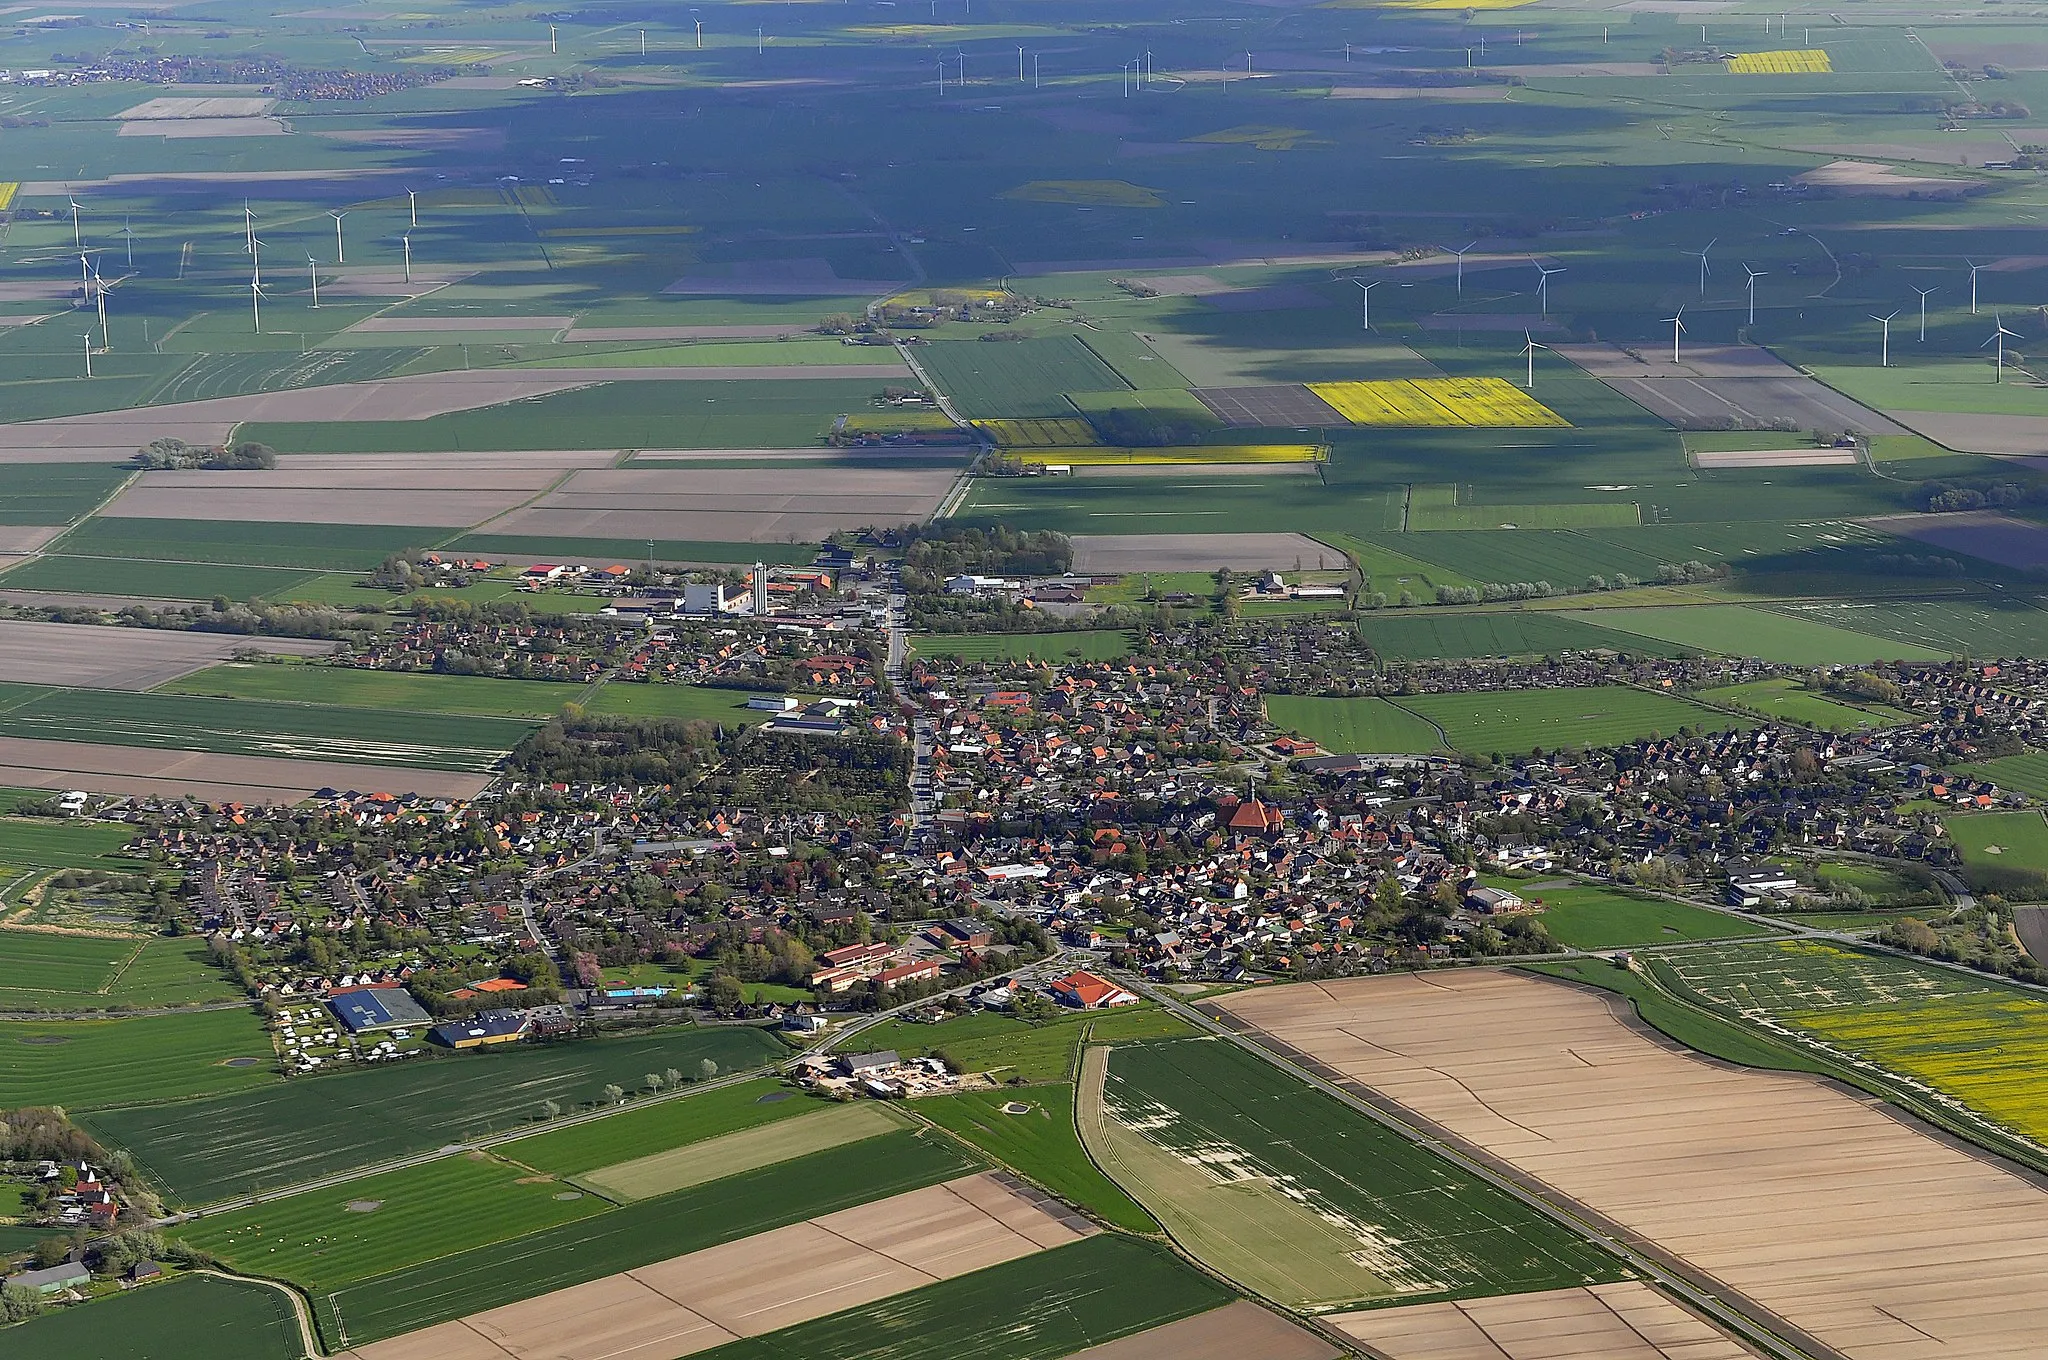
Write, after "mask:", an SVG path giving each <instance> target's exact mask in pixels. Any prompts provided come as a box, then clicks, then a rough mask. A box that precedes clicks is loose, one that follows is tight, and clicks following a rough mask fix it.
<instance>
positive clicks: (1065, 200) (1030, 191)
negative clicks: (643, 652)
mask: <svg viewBox="0 0 2048 1360" xmlns="http://www.w3.org/2000/svg"><path fill="white" fill-rule="evenodd" d="M1003 197H1004V198H1014V199H1016V200H1018V201H1019V202H1023V203H1061V204H1067V205H1070V206H1074V207H1081V208H1163V207H1165V206H1166V200H1165V199H1163V198H1161V197H1160V196H1159V195H1158V194H1155V193H1153V192H1152V191H1151V190H1150V189H1146V188H1141V187H1140V186H1138V185H1136V184H1131V183H1129V182H1127V181H1125V180H1120V179H1035V180H1032V181H1031V182H1030V183H1029V184H1020V185H1018V186H1017V187H1016V188H1014V189H1010V190H1008V191H1006V192H1005V193H1004V194H1003Z"/></svg>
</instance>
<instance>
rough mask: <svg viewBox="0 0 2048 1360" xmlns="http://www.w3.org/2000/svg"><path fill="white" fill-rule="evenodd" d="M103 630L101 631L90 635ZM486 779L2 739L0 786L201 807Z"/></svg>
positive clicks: (444, 793) (463, 793)
mask: <svg viewBox="0 0 2048 1360" xmlns="http://www.w3.org/2000/svg"><path fill="white" fill-rule="evenodd" d="M88 631H101V632H104V631H105V630H104V629H101V630H88ZM490 783H491V777H490V776H489V775H484V774H460V773H456V772H454V771H449V770H413V769H405V768H402V767H398V766H392V765H340V764H329V763H327V762H324V761H317V760H271V759H268V758H266V757H263V756H221V755H209V754H206V753H203V752H197V751H159V750H150V749H146V748H144V747H140V746H103V745H100V744H99V743H97V742H89V741H44V740H41V739H40V738H34V737H0V788H5V787H12V788H21V789H84V790H86V791H87V792H89V793H122V794H126V793H134V794H143V793H154V794H162V795H165V796H167V797H176V796H178V795H181V794H188V793H189V794H191V795H192V796H194V797H196V798H202V799H204V800H206V801H207V802H214V803H217V802H226V801H240V802H245V803H296V802H298V801H299V800H301V799H303V798H307V797H309V796H311V795H312V794H313V793H314V792H315V791H316V790H319V789H323V788H337V789H361V790H364V791H366V792H371V793H418V794H424V795H426V796H428V797H431V798H474V797H476V795H478V794H479V793H482V792H483V791H484V790H485V789H486V788H488V787H490Z"/></svg>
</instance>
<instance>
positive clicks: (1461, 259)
mask: <svg viewBox="0 0 2048 1360" xmlns="http://www.w3.org/2000/svg"><path fill="white" fill-rule="evenodd" d="M1247 55H1249V54H1247ZM1478 245H1479V243H1478V242H1477V241H1474V242H1473V243H1472V244H1471V245H1468V246H1466V247H1465V250H1452V249H1451V248H1450V247H1449V246H1438V247H1437V249H1438V250H1441V251H1442V252H1443V253H1444V254H1446V255H1455V256H1457V257H1458V296H1459V297H1463V296H1465V251H1469V250H1472V249H1474V248H1476V247H1477V246H1478Z"/></svg>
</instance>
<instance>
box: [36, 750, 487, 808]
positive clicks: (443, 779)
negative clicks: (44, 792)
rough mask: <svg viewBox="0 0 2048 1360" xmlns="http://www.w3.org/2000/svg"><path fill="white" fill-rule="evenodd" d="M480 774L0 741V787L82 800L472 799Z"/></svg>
mask: <svg viewBox="0 0 2048 1360" xmlns="http://www.w3.org/2000/svg"><path fill="white" fill-rule="evenodd" d="M490 783H491V777H490V776H489V775H487V774H470V773H464V772H461V771H455V770H423V769H418V768H413V767H408V766H402V765H356V764H346V763H342V762H336V761H319V760H283V759H273V758H271V757H267V756H237V755H215V754H213V753H210V752H205V751H175V750H156V749H147V748H142V747H135V746H108V745H102V744H100V743H98V742H89V741H46V740H42V739H40V738H34V737H0V786H6V787H12V788H23V789H65V790H69V789H84V790H85V791H86V792H88V793H115V794H142V793H155V794H163V795H167V796H170V797H180V796H183V795H186V794H190V795H192V796H193V797H196V798H200V799H203V800H204V801H206V802H209V803H227V802H236V801H240V802H248V803H296V802H298V801H299V800H301V799H303V798H310V797H312V796H313V794H315V793H317V792H318V791H319V790H321V789H326V788H335V789H367V790H371V791H375V792H382V793H417V794H421V795H424V796H426V797H429V798H474V797H476V796H477V795H478V794H479V793H482V792H483V791H484V790H485V789H486V788H489V787H490Z"/></svg>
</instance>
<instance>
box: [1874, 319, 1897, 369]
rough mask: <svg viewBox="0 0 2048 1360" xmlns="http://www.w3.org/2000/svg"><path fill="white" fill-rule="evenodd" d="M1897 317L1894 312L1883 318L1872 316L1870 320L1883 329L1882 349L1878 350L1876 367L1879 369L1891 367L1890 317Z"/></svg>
mask: <svg viewBox="0 0 2048 1360" xmlns="http://www.w3.org/2000/svg"><path fill="white" fill-rule="evenodd" d="M1897 315H1898V312H1897V311H1896V310H1895V311H1892V312H1891V313H1889V314H1887V315H1885V316H1877V315H1872V316H1871V318H1870V319H1871V320H1872V321H1875V322H1877V323H1878V324H1879V325H1880V326H1883V327H1884V340H1883V341H1882V345H1883V348H1881V349H1880V350H1878V359H1877V366H1878V367H1879V368H1890V367H1891V366H1892V317H1895V316H1897Z"/></svg>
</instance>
